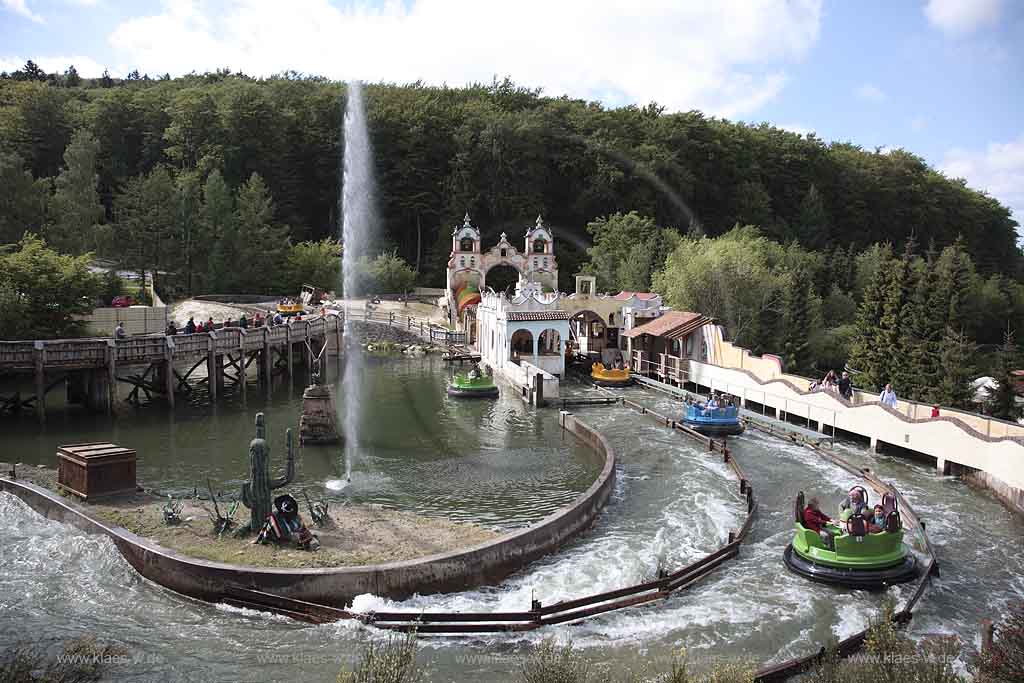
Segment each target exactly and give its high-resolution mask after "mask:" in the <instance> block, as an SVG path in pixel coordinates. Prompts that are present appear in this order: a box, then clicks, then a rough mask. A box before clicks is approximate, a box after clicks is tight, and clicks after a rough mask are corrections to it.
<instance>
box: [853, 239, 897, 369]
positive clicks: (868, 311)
mask: <svg viewBox="0 0 1024 683" xmlns="http://www.w3.org/2000/svg"><path fill="white" fill-rule="evenodd" d="M878 255H879V263H878V264H877V269H876V275H875V276H874V277H873V278H871V280H870V281H869V282H868V283H867V285H866V286H865V288H864V294H863V297H862V298H861V302H860V306H858V307H857V324H856V326H857V331H856V333H855V335H854V338H853V343H852V344H851V347H850V361H849V362H850V366H851V367H852V369H853V370H854V371H856V372H857V373H859V375H858V377H857V378H856V381H857V385H858V386H861V387H864V388H867V389H874V388H876V387H880V386H882V385H883V384H885V382H887V381H888V379H887V378H888V359H887V358H886V357H885V351H884V350H883V347H882V344H881V342H882V339H881V322H882V316H883V314H884V306H885V300H886V292H887V291H888V289H887V288H888V286H889V280H890V271H891V270H892V269H893V267H894V265H893V258H892V247H890V246H889V245H885V246H884V247H882V248H881V249H879V250H878Z"/></svg>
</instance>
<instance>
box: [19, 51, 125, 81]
mask: <svg viewBox="0 0 1024 683" xmlns="http://www.w3.org/2000/svg"><path fill="white" fill-rule="evenodd" d="M28 59H31V60H32V61H33V62H35V63H36V64H38V65H39V68H41V69H42V70H43V71H45V72H46V73H48V74H53V73H57V74H62V73H64V71H65V70H66V69H67V68H68V67H69V66H71V65H72V64H74V65H75V70H76V71H77V72H78V75H79V76H81V77H82V78H99V77H100V76H102V75H103V69H104V68H106V67H104V66H103V65H102V64H100V63H99V62H97V61H96V60H95V59H93V58H92V57H83V56H82V55H75V56H73V57H64V56H56V57H27V58H22V57H17V56H12V57H0V71H7V72H13V71H17V70H19V69H20V68H21V67H23V66H25V62H26V61H27V60H28ZM110 75H111V76H118V75H120V74H118V73H116V72H115V71H114V70H113V69H111V70H110Z"/></svg>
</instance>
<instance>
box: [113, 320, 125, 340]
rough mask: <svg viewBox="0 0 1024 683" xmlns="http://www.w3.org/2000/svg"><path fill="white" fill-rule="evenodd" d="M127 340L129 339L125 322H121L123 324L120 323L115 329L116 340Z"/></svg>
mask: <svg viewBox="0 0 1024 683" xmlns="http://www.w3.org/2000/svg"><path fill="white" fill-rule="evenodd" d="M127 338H128V332H127V331H126V330H125V329H124V321H121V322H119V323H118V324H117V327H115V328H114V339H127Z"/></svg>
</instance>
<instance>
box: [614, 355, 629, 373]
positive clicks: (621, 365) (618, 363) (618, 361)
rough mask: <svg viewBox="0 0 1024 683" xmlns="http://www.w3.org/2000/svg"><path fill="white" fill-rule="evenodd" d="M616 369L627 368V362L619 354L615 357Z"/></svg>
mask: <svg viewBox="0 0 1024 683" xmlns="http://www.w3.org/2000/svg"><path fill="white" fill-rule="evenodd" d="M615 369H616V370H625V369H626V364H625V363H623V362H622V356H619V357H618V358H616V359H615Z"/></svg>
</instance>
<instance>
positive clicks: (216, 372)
mask: <svg viewBox="0 0 1024 683" xmlns="http://www.w3.org/2000/svg"><path fill="white" fill-rule="evenodd" d="M214 334H215V333H213V332H210V336H209V337H208V338H207V340H206V344H207V346H206V386H207V387H208V388H209V391H210V400H211V401H213V402H216V401H217V389H218V388H219V387H218V385H219V384H220V368H218V367H217V354H216V351H217V338H216V337H215V336H214Z"/></svg>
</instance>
